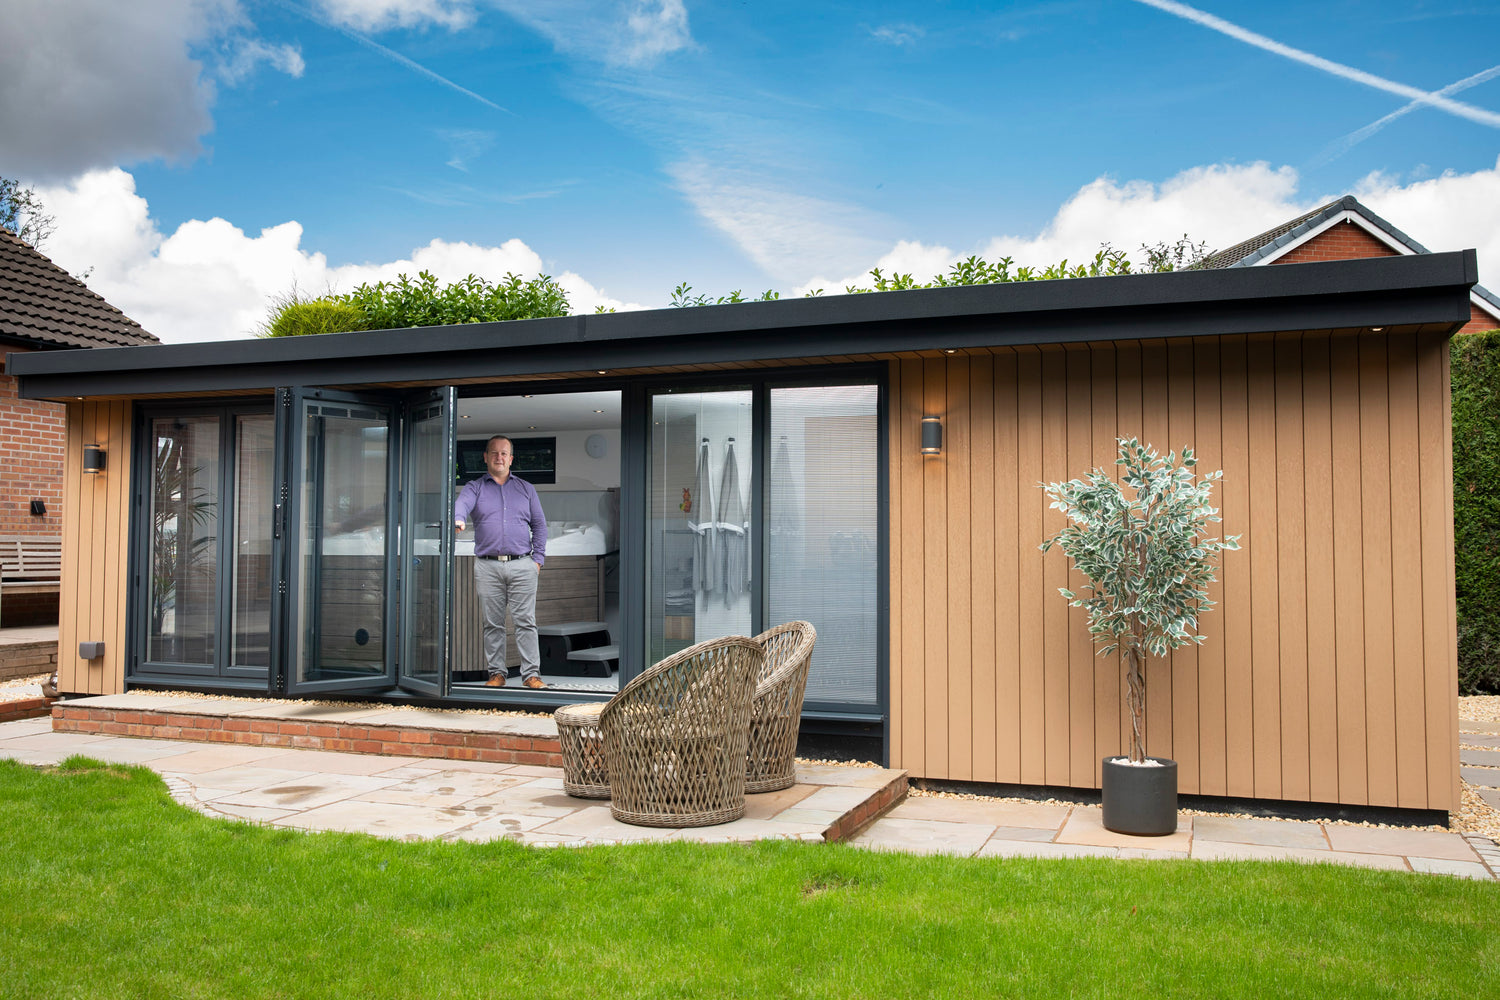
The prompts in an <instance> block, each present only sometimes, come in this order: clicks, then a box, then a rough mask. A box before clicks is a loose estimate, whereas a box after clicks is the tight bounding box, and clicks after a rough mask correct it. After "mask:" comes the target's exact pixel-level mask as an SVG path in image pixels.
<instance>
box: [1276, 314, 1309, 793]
mask: <svg viewBox="0 0 1500 1000" xmlns="http://www.w3.org/2000/svg"><path fill="white" fill-rule="evenodd" d="M1275 356H1276V360H1275V364H1276V565H1277V570H1278V572H1277V601H1278V605H1279V608H1278V614H1277V620H1278V622H1279V623H1280V629H1279V632H1280V634H1281V642H1280V646H1279V649H1278V656H1279V659H1280V667H1281V669H1280V672H1279V674H1278V676H1277V683H1278V689H1279V693H1280V696H1281V709H1280V715H1279V719H1280V725H1281V796H1282V797H1283V798H1288V799H1297V800H1306V799H1307V797H1308V789H1309V787H1310V786H1309V781H1310V775H1311V768H1310V765H1309V761H1308V738H1307V736H1308V716H1307V575H1306V574H1307V537H1306V527H1305V518H1306V502H1307V501H1306V497H1305V495H1304V474H1305V473H1304V465H1303V451H1304V446H1305V443H1304V440H1303V426H1302V425H1303V373H1302V338H1301V336H1300V335H1299V334H1295V333H1291V334H1279V335H1277V337H1276V341H1275Z"/></svg>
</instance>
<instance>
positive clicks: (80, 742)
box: [0, 731, 114, 753]
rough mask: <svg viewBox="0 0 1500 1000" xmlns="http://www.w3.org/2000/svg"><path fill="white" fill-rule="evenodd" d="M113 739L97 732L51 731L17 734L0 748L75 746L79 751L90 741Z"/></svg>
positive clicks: (45, 748) (21, 748)
mask: <svg viewBox="0 0 1500 1000" xmlns="http://www.w3.org/2000/svg"><path fill="white" fill-rule="evenodd" d="M112 739H114V737H113V736H104V735H101V734H98V733H54V732H51V731H48V732H41V733H32V734H30V735H29V736H17V737H15V738H14V739H9V740H4V741H3V742H0V748H5V747H14V748H15V749H17V750H57V749H63V748H66V747H75V748H77V751H78V752H79V753H82V752H83V748H84V747H87V746H88V745H89V744H90V743H103V742H105V741H106V740H112Z"/></svg>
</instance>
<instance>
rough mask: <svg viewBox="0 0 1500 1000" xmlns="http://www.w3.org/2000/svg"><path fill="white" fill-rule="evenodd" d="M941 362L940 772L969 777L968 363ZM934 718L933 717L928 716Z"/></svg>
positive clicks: (971, 749)
mask: <svg viewBox="0 0 1500 1000" xmlns="http://www.w3.org/2000/svg"><path fill="white" fill-rule="evenodd" d="M935 363H937V364H942V365H943V367H944V369H945V371H944V382H945V388H946V392H947V398H946V399H945V400H943V404H942V409H940V410H935V411H932V412H935V413H938V414H940V415H941V416H942V418H943V455H942V458H941V459H940V460H941V461H942V463H943V468H944V471H945V473H946V475H945V476H944V488H945V490H946V493H947V496H946V497H945V499H946V501H947V505H948V516H947V517H946V518H945V519H944V521H945V524H946V529H947V535H948V538H947V545H946V548H947V555H948V566H947V573H946V582H947V586H948V602H947V626H948V635H947V650H948V655H947V657H946V660H947V666H946V670H945V671H944V673H945V674H946V676H947V688H948V711H947V713H946V719H945V720H943V721H944V722H945V723H946V724H945V725H942V726H941V728H942V729H943V730H945V731H946V734H947V739H948V745H947V747H946V749H945V751H944V755H945V757H946V758H947V767H946V768H945V774H946V776H947V777H949V778H953V779H972V778H973V777H974V736H975V733H974V725H973V722H974V720H973V711H974V697H973V694H974V683H973V682H974V661H973V656H972V654H973V636H972V635H971V633H970V629H971V628H972V627H973V620H974V607H973V604H972V599H973V582H972V573H971V567H972V560H971V558H970V555H971V550H970V546H972V544H973V537H974V532H973V524H972V518H971V516H970V510H971V508H970V504H971V501H972V498H971V497H970V496H969V484H970V482H971V480H972V478H973V475H972V472H973V469H972V466H973V463H974V461H975V457H976V456H975V451H974V446H973V440H972V436H971V433H970V422H971V418H972V412H971V402H970V395H969V376H970V371H971V369H972V367H973V366H972V365H971V364H970V362H969V359H968V358H967V357H955V358H950V359H948V360H947V361H946V363H945V362H942V361H938V362H935ZM934 721H937V720H934Z"/></svg>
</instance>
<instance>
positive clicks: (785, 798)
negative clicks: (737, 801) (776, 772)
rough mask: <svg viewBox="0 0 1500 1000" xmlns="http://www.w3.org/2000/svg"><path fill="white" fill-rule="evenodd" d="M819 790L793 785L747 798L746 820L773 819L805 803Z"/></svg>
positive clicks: (808, 786) (807, 786)
mask: <svg viewBox="0 0 1500 1000" xmlns="http://www.w3.org/2000/svg"><path fill="white" fill-rule="evenodd" d="M815 791H817V789H815V788H813V787H812V786H811V785H793V786H792V787H791V788H782V789H779V790H777V791H774V792H762V793H760V794H759V795H746V796H745V818H746V819H772V818H774V817H775V816H777V815H778V814H780V813H783V812H785V811H786V810H788V809H791V808H792V807H793V806H796V805H798V804H799V803H801V802H803V801H805V800H806V799H807V797H808V796H809V795H811V794H812V793H813V792H815Z"/></svg>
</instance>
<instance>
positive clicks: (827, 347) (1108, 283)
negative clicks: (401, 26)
mask: <svg viewBox="0 0 1500 1000" xmlns="http://www.w3.org/2000/svg"><path fill="white" fill-rule="evenodd" d="M1477 277H1478V264H1477V257H1476V255H1475V252H1474V251H1473V250H1465V251H1459V252H1454V253H1442V254H1426V255H1421V256H1403V257H1382V258H1367V259H1358V260H1347V261H1328V262H1322V263H1316V264H1286V265H1282V266H1279V267H1273V268H1222V269H1217V270H1206V271H1180V272H1173V273H1168V274H1152V275H1133V276H1128V277H1108V278H1068V279H1061V280H1057V281H1042V282H1016V283H1011V284H1004V285H974V286H962V287H956V288H940V289H920V290H910V291H901V292H886V293H869V294H863V295H841V296H831V297H827V298H823V297H818V298H810V299H792V300H781V301H776V302H754V303H743V304H736V305H723V306H701V307H691V308H687V309H656V310H650V311H642V312H633V313H613V314H602V315H601V314H594V315H585V316H567V317H558V318H554V319H535V320H517V321H512V322H508V323H474V324H465V325H461V326H446V327H420V328H412V329H407V330H376V331H369V332H362V333H346V334H325V335H322V336H315V337H290V338H284V339H276V340H241V341H225V342H219V343H206V344H166V345H153V346H142V347H117V348H92V349H87V350H74V351H47V352H37V353H35V354H21V355H12V356H11V357H10V359H9V363H8V368H7V370H8V371H10V372H11V373H13V374H16V375H18V376H20V377H21V395H22V396H24V397H27V398H56V397H58V396H89V395H105V394H108V395H129V394H132V393H147V392H184V391H216V390H224V389H255V388H267V387H271V386H276V385H309V384H338V385H350V384H358V383H366V382H391V381H423V380H428V379H444V378H448V379H451V378H456V377H472V376H496V377H501V376H506V375H512V376H513V375H523V374H546V373H549V372H558V371H574V370H578V369H586V368H603V369H616V368H636V367H649V366H660V365H671V364H681V363H695V362H697V363H701V362H707V361H715V362H728V363H734V362H742V361H754V360H768V359H778V358H805V357H817V356H837V355H848V354H875V353H889V352H893V351H911V350H932V349H941V348H960V349H961V348H967V347H989V346H1020V345H1025V344H1048V343H1069V342H1082V341H1106V340H1126V339H1130V340H1134V339H1142V338H1160V337H1182V336H1202V335H1228V334H1234V333H1253V332H1272V331H1281V330H1298V329H1344V328H1353V327H1363V326H1370V325H1392V326H1394V325H1405V324H1415V323H1457V324H1458V325H1462V322H1463V321H1466V320H1467V318H1468V305H1467V301H1468V291H1469V288H1470V287H1471V286H1472V285H1473V284H1474V282H1475V280H1476V279H1477ZM1460 306H1461V307H1462V311H1463V314H1462V316H1461V317H1460V316H1458V315H1457V312H1456V310H1458V309H1459V308H1460ZM1454 328H1455V329H1457V326H1455V327H1454ZM736 334H740V335H741V336H735V335H736ZM581 349H582V350H581Z"/></svg>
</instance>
